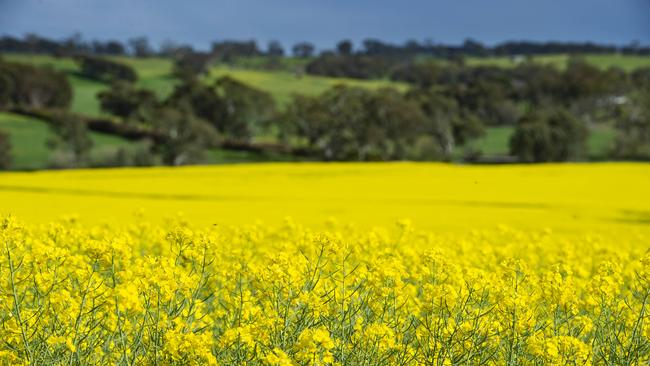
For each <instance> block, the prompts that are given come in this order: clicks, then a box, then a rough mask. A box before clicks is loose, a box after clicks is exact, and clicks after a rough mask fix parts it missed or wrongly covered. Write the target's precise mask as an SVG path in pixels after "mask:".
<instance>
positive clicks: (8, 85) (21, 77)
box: [0, 60, 72, 108]
mask: <svg viewBox="0 0 650 366" xmlns="http://www.w3.org/2000/svg"><path fill="white" fill-rule="evenodd" d="M71 101H72V87H71V86H70V83H69V82H68V79H67V77H66V75H65V74H63V73H61V72H58V71H55V70H53V69H51V68H46V67H35V66H31V65H25V64H19V63H13V62H4V61H1V60H0V107H8V106H19V107H31V108H45V107H46V108H68V106H69V105H70V102H71Z"/></svg>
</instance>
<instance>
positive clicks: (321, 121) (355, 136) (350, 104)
mask: <svg viewBox="0 0 650 366" xmlns="http://www.w3.org/2000/svg"><path fill="white" fill-rule="evenodd" d="M283 120H284V123H285V124H284V125H283V126H282V134H283V137H284V138H285V139H288V138H290V137H292V136H296V137H299V138H301V139H304V140H305V141H306V143H307V145H308V147H309V148H311V149H313V150H315V151H316V152H317V153H318V154H320V155H321V157H322V158H323V159H326V160H362V161H364V160H395V159H417V160H438V159H441V158H443V157H444V156H443V151H442V150H443V149H442V147H441V146H440V143H439V141H438V140H437V137H438V136H437V134H438V129H439V126H438V125H437V121H436V120H435V119H433V118H430V117H429V116H428V115H427V114H425V113H424V112H423V110H422V109H421V108H420V105H419V104H418V103H417V102H416V101H414V100H409V99H406V98H404V97H403V96H402V95H401V94H400V93H398V92H397V91H395V90H393V89H380V90H378V91H375V92H373V91H369V90H367V89H362V88H354V87H347V86H337V87H334V88H332V89H330V90H329V91H327V92H325V93H324V94H322V95H321V96H318V97H304V96H296V97H295V98H294V101H293V103H292V104H291V105H290V106H289V108H288V110H287V112H286V113H285V115H284V118H283Z"/></svg>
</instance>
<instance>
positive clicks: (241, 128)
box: [214, 76, 275, 140]
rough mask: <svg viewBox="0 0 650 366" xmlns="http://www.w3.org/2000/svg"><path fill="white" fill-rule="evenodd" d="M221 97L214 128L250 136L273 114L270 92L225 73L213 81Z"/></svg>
mask: <svg viewBox="0 0 650 366" xmlns="http://www.w3.org/2000/svg"><path fill="white" fill-rule="evenodd" d="M214 90H215V92H216V94H217V97H218V98H219V99H220V107H221V108H220V109H219V111H218V112H219V116H218V118H217V121H218V123H217V124H216V126H215V127H216V128H217V130H219V131H220V132H221V133H223V134H224V135H226V136H228V137H231V138H234V139H240V140H250V139H251V138H252V137H253V135H254V134H255V132H259V130H260V129H261V128H263V127H264V124H265V123H266V122H268V121H269V120H270V119H271V118H272V117H273V116H274V114H275V101H274V99H273V96H271V94H269V93H267V92H264V91H261V90H259V89H256V88H253V87H251V86H248V85H246V84H244V83H242V82H240V81H237V80H235V79H233V78H231V77H228V76H225V77H222V78H220V79H218V80H217V81H216V82H215V83H214Z"/></svg>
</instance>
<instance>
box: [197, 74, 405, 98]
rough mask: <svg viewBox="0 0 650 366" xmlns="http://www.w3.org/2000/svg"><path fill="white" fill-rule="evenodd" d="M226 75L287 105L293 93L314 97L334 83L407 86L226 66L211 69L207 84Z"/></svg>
mask: <svg viewBox="0 0 650 366" xmlns="http://www.w3.org/2000/svg"><path fill="white" fill-rule="evenodd" d="M225 75H230V76H231V77H233V78H235V79H238V80H240V81H242V82H245V83H248V84H250V85H253V86H255V87H257V88H259V89H261V90H264V91H267V92H269V93H271V94H273V95H274V96H275V98H276V100H277V102H278V103H279V104H280V105H284V104H286V103H287V102H289V101H290V100H291V95H292V94H305V95H317V94H319V93H322V92H323V91H325V90H326V89H328V88H330V87H332V86H334V85H337V84H347V85H353V86H360V87H367V88H381V87H395V88H397V89H400V90H405V89H406V88H407V86H406V84H402V83H395V82H391V81H387V80H355V79H345V78H328V77H320V76H312V75H298V74H296V73H292V72H288V71H261V70H250V69H240V68H229V67H225V66H217V67H214V68H212V69H211V70H210V74H209V76H208V82H209V81H211V80H214V79H216V78H218V77H221V76H225Z"/></svg>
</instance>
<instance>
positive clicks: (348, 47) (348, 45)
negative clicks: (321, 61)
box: [336, 39, 352, 56]
mask: <svg viewBox="0 0 650 366" xmlns="http://www.w3.org/2000/svg"><path fill="white" fill-rule="evenodd" d="M336 51H337V52H338V54H339V55H342V56H349V55H351V54H352V41H350V40H347V39H346V40H343V41H341V42H339V43H337V44H336Z"/></svg>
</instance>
